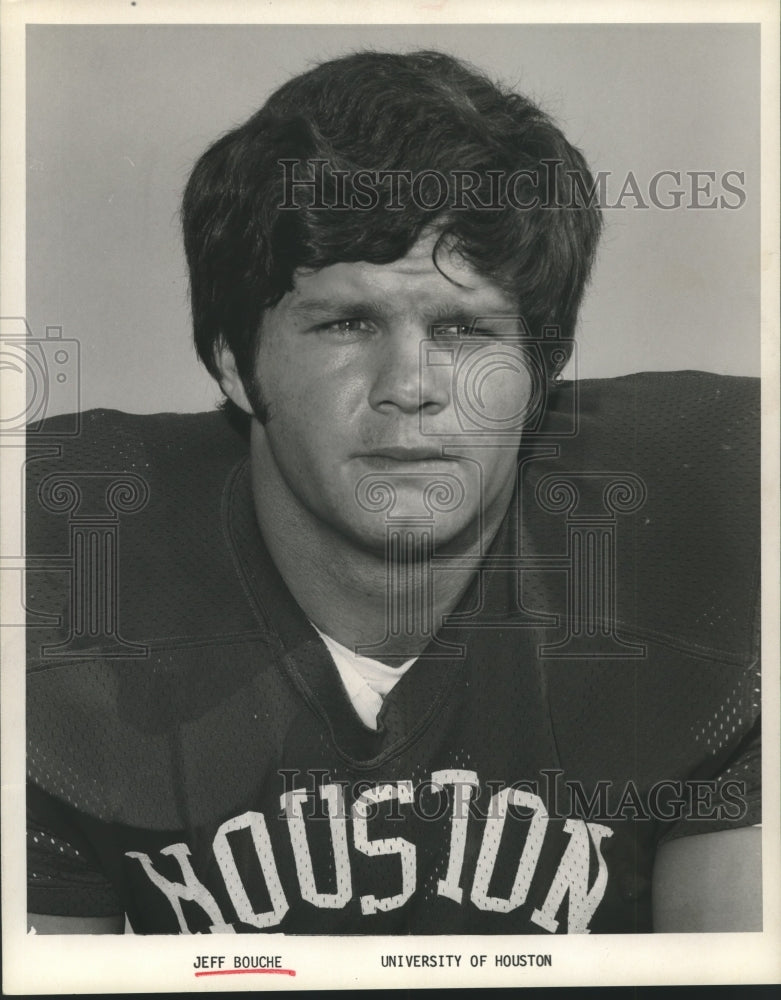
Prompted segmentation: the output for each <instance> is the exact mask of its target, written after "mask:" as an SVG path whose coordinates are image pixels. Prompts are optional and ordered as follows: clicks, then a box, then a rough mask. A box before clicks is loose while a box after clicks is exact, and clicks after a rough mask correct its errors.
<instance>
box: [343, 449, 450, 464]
mask: <svg viewBox="0 0 781 1000" xmlns="http://www.w3.org/2000/svg"><path fill="white" fill-rule="evenodd" d="M359 457H360V458H363V459H369V460H371V459H378V460H380V461H382V460H385V461H389V462H432V461H441V462H446V461H452V459H448V458H447V457H446V456H445V455H443V454H442V448H437V447H432V446H431V445H420V446H417V447H416V446H406V445H393V446H391V447H387V448H373V449H372V450H371V451H370V452H366V453H365V454H362V455H360V456H359Z"/></svg>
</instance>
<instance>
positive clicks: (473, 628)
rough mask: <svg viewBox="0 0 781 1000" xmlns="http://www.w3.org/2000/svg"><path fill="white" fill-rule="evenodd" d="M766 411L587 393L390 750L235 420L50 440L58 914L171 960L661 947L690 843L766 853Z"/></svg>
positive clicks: (432, 655) (405, 680)
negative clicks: (666, 880) (340, 664)
mask: <svg viewBox="0 0 781 1000" xmlns="http://www.w3.org/2000/svg"><path fill="white" fill-rule="evenodd" d="M757 390H758V387H757V384H756V383H755V381H753V380H750V379H740V378H728V377H719V376H711V375H705V374H702V373H691V372H684V373H676V374H669V373H660V374H647V375H638V376H629V377H625V378H619V379H612V380H604V381H594V382H582V383H579V384H576V385H572V384H570V385H565V386H564V387H563V388H562V389H561V390H560V391H559V394H558V396H557V398H556V401H555V404H554V405H553V407H552V410H551V412H550V414H549V417H548V419H547V421H546V423H545V424H544V425H543V426H541V427H540V428H538V429H536V433H535V434H534V435H532V436H530V438H529V440H528V442H526V443H524V445H523V446H522V448H521V450H520V452H519V465H518V469H519V473H518V489H517V491H516V495H515V497H514V499H513V502H512V504H511V507H510V509H509V510H508V513H507V516H506V518H505V521H504V523H503V524H502V527H501V529H500V531H499V533H498V535H497V537H496V539H495V540H494V542H493V544H492V546H491V548H490V549H489V550H488V551H487V552H485V553H484V555H483V557H482V558H481V560H480V562H479V564H476V565H475V567H474V568H475V576H474V581H473V584H472V586H471V587H470V589H469V590H468V592H467V593H466V595H465V596H464V598H463V600H462V601H461V603H460V605H459V607H458V608H457V609H456V611H455V612H454V613H453V614H451V615H449V616H448V617H447V618H446V620H445V621H444V622H441V623H436V624H437V627H436V628H435V629H434V628H432V634H431V641H430V644H429V646H428V647H427V649H426V651H425V652H424V654H423V655H422V656H421V657H420V658H419V661H418V662H416V663H415V664H414V666H413V668H412V669H410V670H409V671H408V672H407V673H406V674H405V675H404V676H403V677H402V679H401V680H400V681H399V682H398V684H397V685H396V686H395V687H394V688H393V690H392V691H391V692H390V694H389V695H388V696H387V698H386V699H385V701H384V703H383V706H382V709H381V712H380V715H379V720H378V728H377V730H376V731H375V730H372V729H369V728H367V727H366V726H365V725H364V724H363V723H362V722H361V721H360V719H359V718H358V716H357V715H356V713H355V711H354V709H353V707H352V705H351V703H350V701H349V698H348V697H347V695H346V693H345V691H344V689H343V687H342V684H341V681H340V679H339V675H338V672H337V670H336V667H335V665H334V663H333V661H332V660H331V658H330V656H329V653H328V651H327V649H326V648H325V646H324V644H323V642H322V641H321V639H320V637H319V636H318V634H317V632H316V631H315V630H314V628H313V627H312V625H311V624H310V623H309V622H308V620H307V619H306V617H305V616H304V614H303V613H302V611H301V609H300V608H299V607H298V606H297V604H296V603H295V601H294V600H293V598H292V596H291V595H290V593H289V591H288V590H287V588H286V586H285V584H284V582H283V581H282V579H281V578H280V577H279V575H278V573H277V570H276V568H275V567H274V565H273V562H272V561H271V559H270V557H269V555H268V553H267V551H266V549H265V546H264V544H263V540H262V538H261V536H260V533H259V530H258V527H257V523H256V520H255V516H254V511H253V506H252V496H251V487H250V482H249V474H248V465H247V444H246V441H245V440H244V438H243V437H242V435H241V434H240V433H239V432H237V431H236V430H234V429H233V428H232V427H231V426H230V424H229V423H228V421H227V419H226V418H225V416H224V415H222V414H220V413H213V414H196V415H172V414H162V415H153V416H131V415H127V414H122V413H117V412H112V411H92V412H90V413H87V414H84V415H83V417H82V425H81V428H80V431H79V433H78V434H77V435H73V436H69V435H67V434H60V433H59V428H66V429H68V428H70V427H71V425H70V424H67V423H66V422H64V421H63V422H60V423H58V421H57V419H56V418H55V419H54V420H52V421H50V422H49V423H47V424H44V425H43V426H41V427H39V428H37V430H36V433H35V435H31V443H30V446H29V449H28V470H29V477H30V478H29V481H28V511H29V513H28V560H29V569H28V607H29V611H30V628H29V630H28V631H29V648H28V722H27V731H28V739H29V750H28V762H29V777H30V784H29V788H28V812H29V835H28V840H29V845H30V855H29V889H28V904H29V909H30V910H31V911H32V912H39V913H53V914H62V915H107V914H111V913H117V912H123V911H124V912H125V913H127V915H128V918H129V920H130V922H131V924H132V927H133V929H134V930H135V931H136V932H138V933H178V932H185V933H187V932H198V931H211V932H233V931H235V932H244V931H263V930H269V931H274V932H280V931H281V932H288V933H326V934H330V933H344V932H348V933H368V934H387V933H392V934H395V933H421V934H431V933H436V934H441V933H523V934H528V933H554V932H609V933H620V932H636V931H648V930H650V929H651V922H650V906H651V898H650V884H651V871H652V866H653V859H654V855H655V851H656V849H657V846H658V844H659V843H660V841H661V840H662V839H664V838H671V837H677V836H683V835H688V834H694V833H707V832H711V831H716V830H721V829H726V828H730V827H735V826H741V825H747V824H750V823H756V822H758V821H759V764H758V761H759V756H758V755H759V724H758V717H759V695H758V680H757V678H758V653H757V645H758V643H757V621H758V587H759V554H760V547H759V535H758V524H759V517H758V503H759V500H758V460H757V453H758V432H757V426H756V421H757V414H758V391H757ZM392 530H394V526H393V525H392V524H391V525H390V526H389V531H392ZM451 565H452V563H448V559H447V558H445V557H438V556H436V555H435V557H434V559H433V560H432V561H431V563H430V565H429V566H428V576H427V578H426V580H424V581H423V583H422V584H421V586H422V587H423V588H424V589H425V587H426V586H435V585H436V576H437V574H439V573H447V572H448V568H449V566H451ZM366 652H369V651H366Z"/></svg>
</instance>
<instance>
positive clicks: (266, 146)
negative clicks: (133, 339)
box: [182, 51, 601, 386]
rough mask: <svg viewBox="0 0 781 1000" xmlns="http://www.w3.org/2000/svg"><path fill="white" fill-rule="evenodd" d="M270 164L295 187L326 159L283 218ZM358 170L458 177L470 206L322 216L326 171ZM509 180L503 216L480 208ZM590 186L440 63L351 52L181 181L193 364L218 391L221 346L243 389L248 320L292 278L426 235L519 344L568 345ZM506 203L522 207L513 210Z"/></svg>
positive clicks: (379, 254)
mask: <svg viewBox="0 0 781 1000" xmlns="http://www.w3.org/2000/svg"><path fill="white" fill-rule="evenodd" d="M285 160H288V161H290V160H295V161H299V164H302V165H304V166H299V167H298V168H297V172H296V176H297V177H298V176H301V177H304V176H313V174H312V173H311V172H310V173H309V174H307V170H306V164H307V162H309V163H310V164H311V161H313V160H324V161H326V164H325V166H324V168H323V170H321V171H320V173H319V180H318V185H316V186H315V187H313V188H312V189H307V190H305V191H298V190H297V191H296V198H297V204H298V208H297V209H296V210H292V211H291V210H289V209H285V208H281V207H280V206H282V205H284V204H285V202H286V199H287V201H288V202H289V200H290V193H289V191H286V190H285V183H284V174H285V171H284V169H283V165H282V161H285ZM541 164H542V165H547V169H546V170H544V171H541V170H540V167H541ZM551 164H554V169H551V166H550V165H551ZM359 170H371V171H380V170H405V171H411V172H412V174H413V175H415V174H419V173H420V172H422V171H438V172H439V173H441V174H444V175H450V174H451V173H452V171H453V170H469V171H474V172H477V173H478V174H479V176H480V177H481V178H482V180H481V182H480V185H479V186H478V187H477V188H476V192H475V193H476V195H477V196H478V197H479V198H480V200H481V203H480V204H477V205H474V204H470V205H465V206H464V207H461V208H456V209H454V208H453V207H452V205H451V204H450V203H448V204H445V205H443V206H442V207H441V208H426V207H424V205H422V204H420V202H421V198H418V199H417V200H416V199H413V198H409V197H407V198H404V199H402V200H401V204H400V206H399V207H398V208H395V209H389V208H388V207H386V205H385V204H384V203H381V204H379V205H377V206H375V207H370V208H369V209H368V210H366V209H360V208H358V209H352V210H345V209H343V208H331V207H327V206H328V205H329V204H332V203H333V197H330V201H329V197H328V196H326V195H325V186H326V185H328V184H329V183H331V184H332V183H333V178H334V172H335V171H344V172H345V173H344V174H342V175H341V176H342V178H344V177H347V183H348V185H349V184H351V180H350V179H351V178H352V176H353V175H354V174H355V172H356V171H359ZM516 171H526V172H527V173H526V174H524V175H523V176H522V177H520V181H521V185H520V187H519V186H518V185H517V184H516V190H515V192H514V193H515V195H516V203H513V202H512V199H511V198H510V197H508V194H509V193H508V191H507V190H504V189H501V192H500V195H499V197H498V198H497V197H496V193H495V191H496V189H492V190H493V191H494V194H493V195H492V196H491V197H490V198H489V197H488V194H487V193H488V189H489V184H490V183H494V182H496V181H497V180H498V182H499V183H500V184H501V178H506V177H508V176H509V175H511V174H512V173H513V172H516ZM492 174H493V178H492ZM317 175H318V172H317V171H316V170H315V172H314V176H317ZM591 188H593V180H592V177H591V174H590V172H589V169H588V166H587V164H586V162H585V160H584V158H583V156H582V154H581V153H580V152H579V150H577V149H576V148H574V147H573V146H572V145H571V144H570V143H569V142H568V141H567V140H566V139H565V137H564V135H563V134H562V132H561V131H560V130H559V129H558V128H557V126H556V125H555V124H554V123H553V121H552V120H551V119H550V118H549V116H548V115H546V114H545V113H544V112H542V111H541V110H540V109H539V108H538V107H537V106H536V105H535V104H533V103H532V102H531V101H529V100H528V99H527V98H525V97H523V96H521V95H520V94H518V93H515V92H513V91H511V90H508V89H505V88H503V87H502V86H500V85H497V84H495V83H493V82H492V81H491V80H489V79H488V78H487V77H485V76H484V75H483V74H482V73H480V72H479V71H477V70H476V69H474V68H473V67H471V66H468V65H467V64H465V63H464V62H461V61H460V60H458V59H454V58H453V57H452V56H449V55H445V54H443V53H440V52H429V51H420V52H411V53H407V54H398V53H386V52H358V53H355V54H353V55H348V56H345V57H343V58H339V59H334V60H332V61H329V62H325V63H322V64H320V65H318V66H316V67H315V68H314V69H312V70H310V71H309V72H306V73H303V74H301V75H300V76H297V77H295V78H293V79H292V80H290V81H289V82H287V83H286V84H284V85H283V86H282V87H280V88H279V89H278V90H277V91H276V92H275V93H274V94H273V95H272V96H271V97H270V98H269V100H268V101H267V102H266V104H265V105H264V106H263V107H262V108H261V109H260V110H259V111H258V112H257V113H256V114H254V115H253V116H252V117H251V118H250V119H249V120H248V121H247V122H245V124H243V125H241V126H240V127H238V128H236V129H234V130H233V131H231V132H229V133H227V134H226V135H224V136H222V137H221V138H220V139H218V140H217V141H216V142H215V143H214V144H213V145H212V146H211V147H210V148H209V149H207V150H206V152H205V153H204V154H203V155H202V156H201V158H200V159H199V160H198V162H197V163H196V165H195V168H194V169H193V172H192V174H191V176H190V179H189V181H188V183H187V187H186V190H185V193H184V199H183V205H182V222H183V230H184V244H185V252H186V255H187V263H188V266H189V271H190V294H191V305H192V316H193V328H194V337H195V344H196V348H197V351H198V354H199V356H200V358H201V359H202V361H203V363H204V364H205V365H206V367H207V368H208V370H209V371H210V372H211V373H212V375H214V376H215V377H216V378H219V371H218V369H217V365H216V361H215V348H216V347H217V346H218V345H219V344H220V343H225V344H227V345H228V347H230V349H231V351H232V352H233V355H234V357H235V359H236V363H237V367H238V371H239V373H240V375H241V377H242V380H243V382H244V384H245V386H253V385H254V381H253V371H254V363H255V356H256V349H257V338H258V336H259V331H260V326H261V320H262V317H263V313H264V310H265V309H267V308H269V307H271V306H274V305H275V304H277V303H278V302H279V301H280V299H281V298H282V296H283V295H284V294H285V293H286V292H288V291H290V290H291V289H292V287H293V280H294V273H295V271H296V270H297V269H298V268H311V269H318V268H322V267H325V266H326V265H329V264H335V263H338V262H354V261H367V262H370V263H374V264H384V263H389V262H391V261H395V260H397V259H399V258H401V257H403V256H405V254H406V253H407V252H408V251H409V250H410V249H411V247H412V246H413V245H414V244H415V242H416V241H417V240H418V238H419V237H420V235H421V233H422V232H423V230H424V229H428V228H429V227H431V226H432V225H433V226H434V227H436V229H437V230H438V231H439V233H440V237H439V242H438V244H437V247H439V246H441V245H442V241H443V240H445V239H447V240H448V243H449V245H453V244H455V247H456V249H457V250H458V251H460V253H461V254H462V255H463V256H464V257H465V258H466V260H467V261H468V262H469V263H470V264H471V265H472V266H473V267H474V268H475V269H476V270H477V271H478V272H479V273H480V274H482V275H483V276H484V277H487V278H490V279H491V280H493V281H494V282H496V283H497V284H498V285H499V286H500V287H501V288H502V289H503V290H504V291H506V292H508V293H509V294H510V295H511V297H512V298H513V299H514V301H516V302H517V303H518V310H519V313H520V314H521V315H522V316H523V317H524V320H525V321H526V323H527V325H528V327H529V329H530V330H531V331H532V332H535V331H536V332H539V331H540V330H541V329H542V327H543V326H545V325H555V326H558V327H559V328H560V330H561V333H562V335H563V337H564V338H571V337H572V335H573V333H574V328H575V323H576V319H577V312H578V308H579V305H580V301H581V298H582V295H583V290H584V287H585V284H586V282H587V280H588V276H589V273H590V270H591V266H592V263H593V259H594V253H595V250H596V246H597V242H598V238H599V232H600V228H601V217H600V211H599V208H598V206H597V205H596V204H594V203H593V198H592V197H590V196H588V195H587V192H588V190H589V189H591ZM346 190H348V191H352V190H353V188H352V187H348V188H347V189H346ZM424 190H425V187H424V188H421V191H424ZM520 198H522V199H523V203H524V205H527V204H533V205H534V207H529V208H522V209H520V208H519V207H517V201H518V200H519V199H520ZM426 203H427V204H431V203H432V201H431V198H430V194H427V195H426ZM324 205H325V207H324ZM486 205H487V206H488V207H484V206H486ZM435 258H436V250H435Z"/></svg>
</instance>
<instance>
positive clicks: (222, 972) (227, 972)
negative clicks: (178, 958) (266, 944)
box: [195, 969, 296, 976]
mask: <svg viewBox="0 0 781 1000" xmlns="http://www.w3.org/2000/svg"><path fill="white" fill-rule="evenodd" d="M247 972H254V973H255V974H256V975H262V974H263V973H266V974H269V975H270V974H274V973H276V975H278V976H295V974H296V970H295V969H216V970H215V971H214V972H196V973H195V975H196V976H238V975H240V974H242V973H247Z"/></svg>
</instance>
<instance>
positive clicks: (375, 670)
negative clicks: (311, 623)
mask: <svg viewBox="0 0 781 1000" xmlns="http://www.w3.org/2000/svg"><path fill="white" fill-rule="evenodd" d="M315 628H316V629H317V632H318V634H319V636H320V638H321V639H322V640H323V642H324V643H325V644H326V646H327V647H328V652H329V653H330V654H331V656H332V657H333V661H334V663H335V664H336V669H337V670H338V671H339V676H340V677H341V678H342V684H344V689H345V691H346V692H347V694H348V696H349V698H350V701H351V702H352V703H353V708H354V709H355V711H356V712H357V713H358V716H359V717H360V719H361V721H362V722H363V723H365V725H367V726H368V727H369V728H370V729H376V728H377V715H378V714H379V711H380V709H381V708H382V699H383V698H384V697H385V696H386V695H387V693H388V692H389V691H390V690H391V688H392V687H393V686H394V685H395V684H398V682H399V681H400V680H401V678H402V677H403V676H404V674H406V672H407V671H408V670H409V668H410V667H411V666H412V664H413V663H414V662H415V660H416V659H417V657H416V656H413V657H412V659H411V660H407V661H406V662H405V663H402V664H401V666H398V667H389V666H388V665H387V664H386V663H380V661H379V660H373V659H371V657H369V656H359V655H358V654H357V653H354V652H353V651H352V650H351V649H348V647H347V646H343V645H342V644H341V642H337V641H336V639H332V638H331V636H330V635H326V634H325V633H324V632H321V631H320V629H319V628H317V626H316V625H315Z"/></svg>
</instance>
